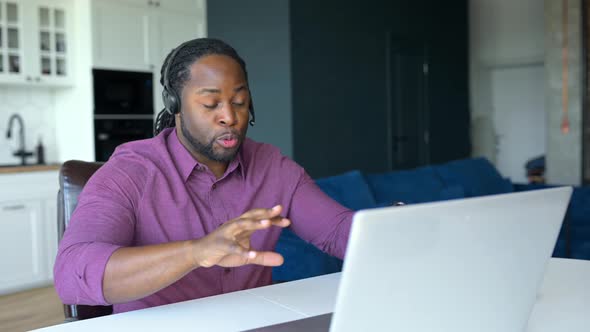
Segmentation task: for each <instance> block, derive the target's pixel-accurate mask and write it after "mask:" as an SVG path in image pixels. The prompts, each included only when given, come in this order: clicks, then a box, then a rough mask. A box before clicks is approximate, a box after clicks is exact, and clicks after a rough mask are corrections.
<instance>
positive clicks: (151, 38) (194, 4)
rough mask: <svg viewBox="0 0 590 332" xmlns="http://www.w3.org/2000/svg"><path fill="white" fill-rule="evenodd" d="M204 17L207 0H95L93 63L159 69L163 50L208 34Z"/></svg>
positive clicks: (140, 69) (116, 68) (108, 66)
mask: <svg viewBox="0 0 590 332" xmlns="http://www.w3.org/2000/svg"><path fill="white" fill-rule="evenodd" d="M204 17H205V10H204V0H192V1H188V0H183V1H164V0H161V1H153V0H122V1H116V0H94V1H93V2H92V19H93V20H92V21H93V23H92V35H93V43H92V44H93V54H94V57H93V66H94V67H95V68H102V69H115V70H130V71H134V70H135V71H157V72H159V70H160V67H161V65H162V60H163V56H162V54H164V53H165V54H167V53H168V52H169V51H170V49H171V48H172V47H173V46H176V45H178V44H179V43H180V42H182V41H184V40H187V39H191V38H196V37H203V36H204V35H205V24H204V22H205V19H204ZM171 45H172V46H171Z"/></svg>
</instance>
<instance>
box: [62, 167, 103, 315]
mask: <svg viewBox="0 0 590 332" xmlns="http://www.w3.org/2000/svg"><path fill="white" fill-rule="evenodd" d="M102 164H103V163H94V162H84V161H79V160H69V161H66V162H65V163H64V164H63V165H62V166H61V169H60V170H59V192H58V194H57V229H58V233H57V234H58V242H59V241H61V238H62V237H63V234H64V231H65V229H66V228H67V227H68V225H69V223H70V217H71V216H72V212H73V211H74V209H75V208H76V205H77V204H78V195H79V194H80V192H81V191H82V188H83V187H84V185H85V184H86V182H87V181H88V179H89V178H90V177H91V176H92V174H94V172H96V170H97V169H99V168H100V166H102ZM112 313H113V307H112V306H88V305H76V304H64V315H65V319H66V321H77V320H82V319H87V318H94V317H100V316H106V315H110V314H112Z"/></svg>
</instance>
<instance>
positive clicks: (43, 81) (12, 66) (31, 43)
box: [0, 0, 72, 86]
mask: <svg viewBox="0 0 590 332" xmlns="http://www.w3.org/2000/svg"><path fill="white" fill-rule="evenodd" d="M70 12H71V2H69V1H65V0H64V1H59V0H45V1H36V0H27V1H2V0H0V83H2V84H15V85H32V86H69V85H71V84H72V82H71V77H72V66H71V62H72V61H71V58H70V57H69V49H70V44H71V40H72V33H71V24H70V21H69V20H70V17H69V16H70Z"/></svg>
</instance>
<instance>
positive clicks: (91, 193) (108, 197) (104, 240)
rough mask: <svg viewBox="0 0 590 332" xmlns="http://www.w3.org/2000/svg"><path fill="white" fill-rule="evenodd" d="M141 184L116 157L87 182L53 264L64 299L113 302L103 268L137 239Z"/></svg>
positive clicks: (58, 286) (56, 286) (62, 298)
mask: <svg viewBox="0 0 590 332" xmlns="http://www.w3.org/2000/svg"><path fill="white" fill-rule="evenodd" d="M137 188H138V186H137V183H136V182H135V181H133V180H131V179H130V178H129V176H128V175H127V174H125V173H124V172H122V171H121V169H120V168H119V167H118V165H117V163H107V164H105V165H104V166H102V167H101V168H100V169H99V170H98V171H97V172H96V173H95V174H94V175H93V176H92V178H91V179H90V180H89V181H88V183H87V184H86V186H85V187H84V189H83V191H82V193H81V194H80V196H79V201H78V205H77V207H76V209H75V211H74V213H73V214H72V217H71V220H70V224H69V226H68V228H67V229H66V232H65V233H64V236H63V238H62V240H61V241H60V243H59V249H58V253H57V258H56V262H55V266H54V282H55V289H56V291H57V293H58V295H59V297H60V298H61V300H62V301H63V302H64V303H68V304H87V305H107V304H109V303H107V301H106V300H105V298H104V295H103V287H102V280H103V276H104V271H105V267H106V264H107V262H108V260H109V258H110V257H111V255H112V254H113V252H114V251H115V250H117V249H119V248H121V247H124V246H129V245H131V244H132V242H133V237H134V224H135V217H134V216H135V214H134V201H136V198H137V194H138V190H137Z"/></svg>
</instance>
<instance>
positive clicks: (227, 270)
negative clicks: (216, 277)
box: [223, 267, 231, 274]
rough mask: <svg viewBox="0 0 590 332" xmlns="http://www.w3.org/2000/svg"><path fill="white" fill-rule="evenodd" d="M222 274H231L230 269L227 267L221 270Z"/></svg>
mask: <svg viewBox="0 0 590 332" xmlns="http://www.w3.org/2000/svg"><path fill="white" fill-rule="evenodd" d="M223 272H225V274H228V273H230V272H231V269H230V268H229V267H226V268H225V269H223Z"/></svg>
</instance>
